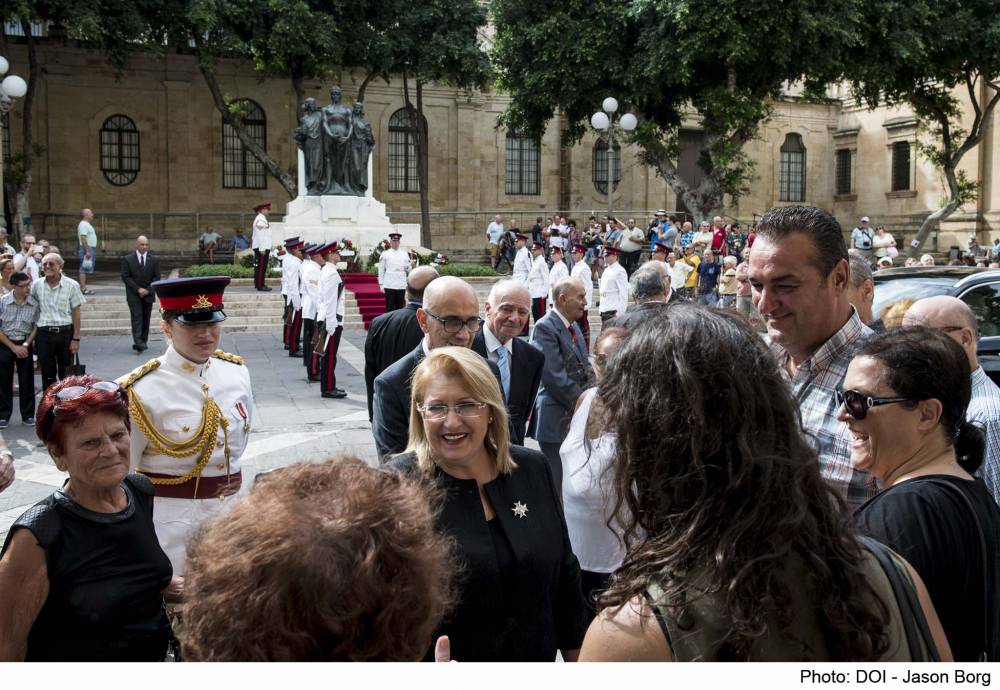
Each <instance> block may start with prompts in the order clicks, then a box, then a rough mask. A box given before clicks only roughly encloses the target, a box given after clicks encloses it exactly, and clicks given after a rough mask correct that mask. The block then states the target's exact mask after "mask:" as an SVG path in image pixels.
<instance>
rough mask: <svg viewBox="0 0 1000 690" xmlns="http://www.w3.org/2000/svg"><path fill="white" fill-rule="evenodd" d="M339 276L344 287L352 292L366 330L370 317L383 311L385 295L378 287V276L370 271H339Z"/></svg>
mask: <svg viewBox="0 0 1000 690" xmlns="http://www.w3.org/2000/svg"><path fill="white" fill-rule="evenodd" d="M340 277H341V278H342V279H343V281H344V288H345V289H347V290H350V291H351V292H353V293H354V298H355V299H356V300H357V301H358V311H360V312H361V319H362V320H363V321H364V322H365V330H366V331H367V330H368V327H369V326H370V325H371V323H372V319H374V318H375V317H376V316H378V315H380V314H384V313H385V295H383V294H382V291H381V290H379V289H378V277H377V276H373V275H372V274H371V273H341V274H340Z"/></svg>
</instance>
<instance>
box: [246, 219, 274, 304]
mask: <svg viewBox="0 0 1000 690" xmlns="http://www.w3.org/2000/svg"><path fill="white" fill-rule="evenodd" d="M253 210H254V211H256V212H257V217H256V218H254V219H253V235H252V237H251V243H250V248H251V249H253V260H254V272H253V286H254V287H255V288H257V289H258V290H260V291H262V292H270V291H271V288H269V287H268V286H267V285H265V284H264V279H265V278H266V277H267V257H268V255H269V254H270V253H271V224H270V223H268V221H267V214H268V213H270V212H271V204H260V205H259V206H254V208H253Z"/></svg>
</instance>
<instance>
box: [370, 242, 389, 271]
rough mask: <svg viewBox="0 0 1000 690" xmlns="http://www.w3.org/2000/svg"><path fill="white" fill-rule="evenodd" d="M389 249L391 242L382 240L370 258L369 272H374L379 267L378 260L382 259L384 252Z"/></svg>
mask: <svg viewBox="0 0 1000 690" xmlns="http://www.w3.org/2000/svg"><path fill="white" fill-rule="evenodd" d="M388 248H389V240H382V241H381V242H379V243H378V244H376V245H375V248H374V249H372V254H371V256H369V257H368V271H373V270H375V268H376V267H377V266H378V260H379V259H380V258H381V257H382V252H384V251H385V250H386V249H388Z"/></svg>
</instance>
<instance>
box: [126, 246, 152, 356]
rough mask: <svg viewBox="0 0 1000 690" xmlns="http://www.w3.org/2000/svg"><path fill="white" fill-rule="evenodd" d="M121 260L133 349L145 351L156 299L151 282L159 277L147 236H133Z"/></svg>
mask: <svg viewBox="0 0 1000 690" xmlns="http://www.w3.org/2000/svg"><path fill="white" fill-rule="evenodd" d="M121 264H122V282H123V283H125V301H126V302H128V313H129V316H130V317H131V318H132V349H133V350H135V351H136V352H144V351H145V350H148V349H149V347H148V346H147V345H146V341H147V340H149V315H150V312H152V310H153V301H154V300H155V299H156V294H155V293H154V292H153V288H152V287H151V285H152V284H153V283H154V282H156V281H157V280H159V279H160V259H159V258H158V257H156V256H154V255H153V253H152V252H150V251H149V240H148V239H146V237H144V236H143V235H139V236H138V237H136V238H135V251H133V252H129V253H128V254H126V255H125V256H123V257H122V260H121Z"/></svg>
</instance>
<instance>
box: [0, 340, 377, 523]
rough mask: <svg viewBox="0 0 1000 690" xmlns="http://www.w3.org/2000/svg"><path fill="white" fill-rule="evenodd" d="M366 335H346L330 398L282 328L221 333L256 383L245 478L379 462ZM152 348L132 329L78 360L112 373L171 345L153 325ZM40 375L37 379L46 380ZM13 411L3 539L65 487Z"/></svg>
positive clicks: (87, 347) (91, 346) (0, 508)
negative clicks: (312, 464) (338, 392)
mask: <svg viewBox="0 0 1000 690" xmlns="http://www.w3.org/2000/svg"><path fill="white" fill-rule="evenodd" d="M151 330H154V329H151ZM365 335H366V334H365V332H363V331H354V332H347V333H346V334H345V336H344V337H343V338H342V340H341V346H340V353H339V354H340V357H339V361H338V364H337V385H338V386H339V387H340V388H343V389H344V390H346V391H347V392H348V397H347V398H344V399H341V400H331V399H324V398H321V397H320V395H319V384H318V383H307V382H306V377H305V369H304V367H303V366H302V360H301V359H293V358H291V357H289V356H288V353H287V352H286V351H285V350H284V349H283V348H282V345H281V336H280V334H271V333H224V334H223V337H222V348H223V349H224V350H226V351H228V352H232V353H234V354H238V355H240V356H242V357H243V358H245V360H246V363H247V366H248V367H249V368H250V377H251V380H252V383H253V392H254V400H255V406H256V417H255V419H254V427H253V431H252V433H251V440H250V444H249V446H248V447H247V451H246V453H244V455H243V472H244V480H245V481H248V480H252V477H253V476H254V475H256V474H257V473H258V472H260V471H262V470H266V469H273V468H275V467H283V466H285V465H289V464H293V463H295V462H301V461H318V460H323V459H325V458H329V457H331V456H334V455H338V454H343V453H347V454H352V455H356V456H359V457H361V458H363V459H365V460H366V461H367V462H369V463H375V461H376V454H375V444H374V441H373V440H372V436H371V425H370V424H369V422H368V407H367V403H366V399H365V381H364V340H365ZM149 347H150V349H149V350H148V351H147V352H145V353H143V354H141V355H140V354H137V353H136V352H134V351H133V350H132V339H131V337H129V336H100V337H97V336H95V337H89V338H84V339H83V341H82V343H81V348H80V361H81V362H83V363H84V364H86V365H87V373H88V374H94V375H95V376H97V377H98V378H102V379H114V378H117V377H118V376H121V375H122V374H125V373H128V372H129V371H131V370H132V369H134V368H135V367H137V366H139V365H141V364H143V363H145V362H146V361H147V360H148V359H149V358H150V357H153V356H157V355H158V354H159V353H161V352H162V351H163V350H165V349H166V342H165V340H164V338H163V336H162V335H161V334H159V333H156V334H154V333H152V332H151V333H150V341H149ZM40 381H41V379H40V377H38V378H36V386H39V387H40ZM14 410H15V411H14V415H13V417H12V418H11V425H10V427H8V428H7V429H5V430H4V431H3V432H0V433H2V435H3V439H4V440H5V441H6V443H7V445H8V446H9V447H10V449H11V452H13V454H14V458H15V462H14V465H15V469H16V472H17V478H16V479H15V481H14V483H13V485H11V486H10V487H9V488H8V489H7V490H6V491H4V492H3V493H2V494H0V540H2V539H3V538H4V537H5V536H6V533H7V530H8V528H9V527H10V525H11V524H12V523H13V522H14V520H16V519H17V518H18V517H19V516H20V515H21V513H23V512H24V511H25V510H27V508H28V507H30V506H31V505H32V504H34V503H35V502H37V501H38V500H40V499H41V498H44V497H45V496H47V495H48V494H50V493H51V492H52V491H53V489H54V488H56V487H59V486H61V485H62V483H63V481H64V480H65V477H66V475H65V474H63V473H62V472H60V471H59V470H57V469H56V468H55V466H54V465H53V463H52V460H51V458H49V455H48V452H47V451H46V450H45V448H44V446H42V444H41V442H40V441H39V440H38V436H37V435H36V434H35V429H34V427H27V426H24V425H22V424H21V420H20V417H19V414H18V412H17V404H16V402H15V404H14ZM0 543H2V542H0Z"/></svg>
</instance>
